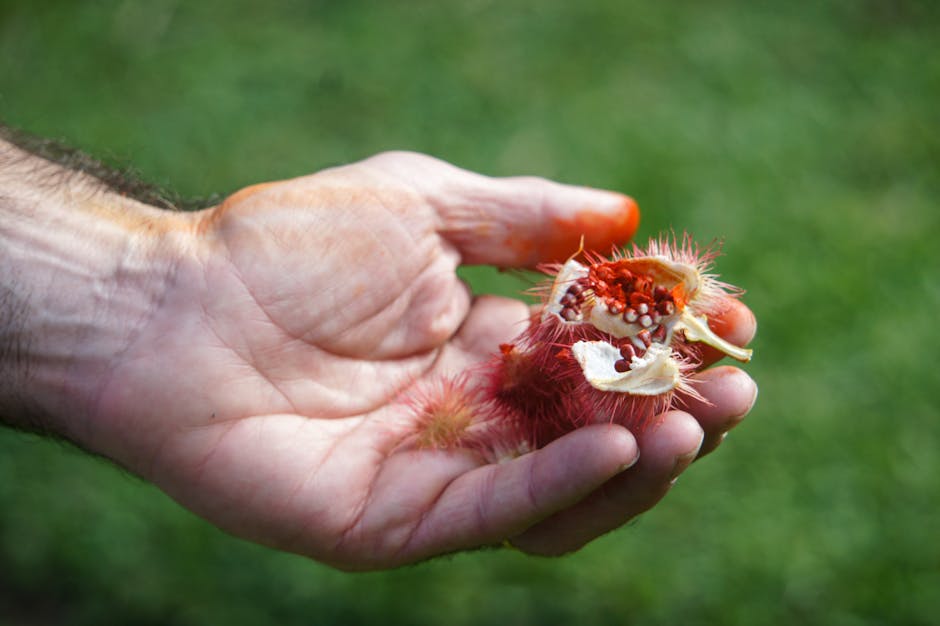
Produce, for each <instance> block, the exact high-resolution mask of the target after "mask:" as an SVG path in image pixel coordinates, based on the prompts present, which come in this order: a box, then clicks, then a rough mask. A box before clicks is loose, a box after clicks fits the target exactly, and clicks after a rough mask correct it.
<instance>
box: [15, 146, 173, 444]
mask: <svg viewBox="0 0 940 626" xmlns="http://www.w3.org/2000/svg"><path fill="white" fill-rule="evenodd" d="M189 224H190V220H189V219H188V218H187V216H186V215H185V214H176V213H171V212H168V211H161V210H159V209H156V208H154V207H151V206H148V205H145V204H142V203H140V202H137V201H135V200H131V199H129V198H126V197H122V196H120V195H118V194H116V193H114V192H112V191H110V190H109V189H108V188H107V187H106V186H104V185H103V184H102V183H101V182H100V181H98V180H96V179H94V178H92V177H90V176H87V175H84V174H81V173H78V172H74V171H71V170H67V169H64V168H62V167H60V166H58V165H55V164H53V163H50V162H48V161H45V160H43V159H40V158H38V157H35V156H32V155H31V154H29V153H27V152H25V151H23V150H21V149H19V148H17V147H15V146H13V145H12V144H10V143H7V142H5V141H3V140H2V139H0V420H3V421H5V422H7V423H9V424H12V425H16V426H19V427H23V428H29V429H34V430H43V431H49V432H54V433H56V434H59V435H62V436H65V437H68V438H71V439H74V440H77V441H87V440H88V439H89V434H90V431H91V430H92V429H93V428H94V424H93V419H92V418H93V416H94V413H95V409H96V407H95V395H96V390H97V389H99V388H100V386H101V384H102V381H104V380H106V379H107V377H108V376H109V375H110V372H111V371H113V368H114V367H116V366H118V363H119V358H120V354H121V352H122V351H123V350H124V349H125V348H126V347H127V346H128V345H129V343H130V342H131V341H132V340H133V336H134V333H135V332H137V330H139V329H140V328H141V327H142V326H143V325H144V324H146V320H147V318H148V316H149V315H151V314H152V312H153V311H154V310H155V308H156V307H157V304H158V302H159V300H160V298H161V295H162V294H163V293H164V291H165V289H166V287H167V284H168V281H169V280H170V279H171V277H172V274H173V265H174V259H175V258H178V257H179V255H178V254H177V253H176V251H175V249H176V248H177V247H178V246H181V245H184V244H183V240H184V239H185V235H186V234H187V233H188V232H189Z"/></svg>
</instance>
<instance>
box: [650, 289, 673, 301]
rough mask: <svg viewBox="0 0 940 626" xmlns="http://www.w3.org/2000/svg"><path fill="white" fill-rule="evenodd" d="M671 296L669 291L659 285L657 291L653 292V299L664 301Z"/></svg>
mask: <svg viewBox="0 0 940 626" xmlns="http://www.w3.org/2000/svg"><path fill="white" fill-rule="evenodd" d="M668 295H669V290H668V289H666V288H665V287H663V286H662V285H657V286H656V289H654V290H653V297H654V298H656V299H657V300H662V299H663V298H665V297H666V296H668Z"/></svg>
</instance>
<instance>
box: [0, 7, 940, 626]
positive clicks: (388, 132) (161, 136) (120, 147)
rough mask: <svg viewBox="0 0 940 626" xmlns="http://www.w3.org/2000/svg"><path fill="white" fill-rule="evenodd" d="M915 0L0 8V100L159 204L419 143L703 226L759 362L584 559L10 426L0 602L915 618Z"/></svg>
mask: <svg viewBox="0 0 940 626" xmlns="http://www.w3.org/2000/svg"><path fill="white" fill-rule="evenodd" d="M938 6H940V5H937V4H936V3H933V2H929V1H925V2H910V1H908V2H903V1H896V2H892V1H888V0H867V1H861V0H860V1H855V2H850V1H836V2H809V1H806V2H749V1H744V0H742V1H740V2H731V1H727V2H723V1H714V2H701V1H691V0H687V1H677V2H662V3H653V2H640V1H638V0H636V1H626V2H624V1H617V0H607V1H602V2H585V3H576V2H570V1H563V0H541V1H535V0H533V1H531V2H515V1H506V2H495V1H490V0H470V1H466V2H433V1H430V0H428V1H416V2H402V3H392V2H386V3H381V2H361V1H346V2H327V1H320V2H299V1H297V2H265V3H262V2H257V3H249V2H243V1H228V2H222V1H218V2H183V1H177V0H150V1H136V0H126V1H122V2H112V1H101V2H65V1H61V2H55V1H47V2H26V1H24V2H10V1H9V0H0V118H2V119H4V120H5V121H6V122H7V123H9V124H12V125H15V126H18V127H20V128H23V129H25V130H27V131H30V132H32V133H35V134H38V135H42V136H49V137H56V138H61V139H64V140H65V141H67V142H68V143H70V144H72V145H75V146H78V147H80V148H83V149H85V150H87V151H90V152H92V153H93V154H96V155H98V156H103V157H106V158H110V159H113V160H116V161H118V162H127V163H132V164H133V165H134V166H135V167H136V168H137V169H138V170H139V171H140V172H141V173H142V175H143V176H144V177H145V178H146V179H149V180H152V181H155V182H157V183H161V184H164V185H167V186H168V187H171V188H174V189H176V190H178V191H180V192H181V193H183V194H184V195H192V196H198V195H208V194H211V193H213V192H229V191H232V190H235V189H237V188H239V187H241V186H244V185H246V184H249V183H252V182H257V181H263V180H269V179H276V178H284V177H288V176H293V175H299V174H303V173H306V172H310V171H314V170H317V169H319V168H322V167H325V166H330V165H335V164H339V163H345V162H349V161H351V160H356V159H359V158H362V157H365V156H368V155H370V154H373V153H375V152H378V151H381V150H386V149H392V148H396V149H413V150H419V151H422V152H427V153H430V154H433V155H435V156H438V157H441V158H444V159H447V160H449V161H452V162H454V163H456V164H458V165H460V166H463V167H467V168H471V169H474V170H478V171H481V172H484V173H487V174H492V175H511V174H535V175H541V176H547V177H551V178H556V179H559V180H562V181H566V182H573V183H581V184H588V185H595V186H600V187H606V188H612V189H618V190H622V191H625V192H627V193H630V194H631V195H633V196H634V197H636V198H637V199H638V200H639V202H640V205H641V207H643V209H644V213H643V223H642V226H641V232H640V235H641V238H645V237H647V236H650V235H655V234H656V233H658V232H659V231H661V230H663V229H669V228H675V229H677V230H684V229H687V230H689V231H690V232H692V233H694V234H695V235H696V237H697V238H698V239H699V240H701V241H708V240H711V239H712V238H714V237H724V238H725V240H726V245H725V252H726V255H727V256H726V257H724V258H722V259H721V260H720V266H719V269H720V270H721V272H722V273H723V275H724V276H725V277H726V278H727V279H728V280H729V281H731V282H733V283H735V284H739V285H742V286H744V287H745V288H746V289H747V290H748V294H747V296H746V302H747V303H748V304H749V305H750V306H751V307H752V308H753V309H754V310H755V311H756V313H757V315H758V317H759V320H760V330H759V334H758V336H757V339H756V340H755V342H754V348H755V349H756V358H755V360H754V362H753V363H752V364H750V365H749V366H747V369H748V371H749V372H750V373H751V374H752V375H753V376H754V378H756V379H757V381H758V382H759V384H760V386H761V395H760V399H759V402H758V404H757V406H756V408H755V410H754V412H753V413H752V415H751V417H750V418H749V419H748V420H747V421H746V422H745V423H744V424H743V425H742V426H741V427H740V428H739V429H738V430H737V431H735V432H734V433H733V434H732V436H731V437H729V439H728V440H727V441H726V442H725V444H724V445H723V446H722V448H721V450H720V451H719V453H718V454H715V455H713V456H711V457H709V458H707V459H706V460H704V461H702V462H701V463H699V464H696V465H695V467H694V468H693V470H692V471H689V472H688V473H687V474H686V475H684V476H683V477H682V478H681V479H680V480H679V482H678V484H677V486H676V488H675V490H674V491H673V492H672V493H671V494H670V495H669V497H668V498H667V499H666V500H665V501H664V502H663V503H662V504H661V505H660V506H658V507H657V508H656V509H655V510H653V511H652V512H650V513H648V514H646V515H645V516H643V517H642V518H641V519H639V520H638V521H637V522H635V523H633V524H631V525H630V526H629V527H627V528H625V529H621V530H620V531H618V532H615V533H613V534H611V535H608V536H606V537H604V538H602V539H600V540H599V541H597V542H595V543H594V544H592V545H591V546H589V547H588V548H586V549H584V550H583V551H581V552H580V553H577V554H575V555H572V556H569V557H566V558H563V559H559V560H543V559H537V558H529V557H525V556H523V555H520V554H516V553H512V552H501V551H487V552H478V553H472V554H463V555H458V556H454V557H449V558H445V559H441V560H437V561H434V562H430V563H426V564H421V565H417V566H413V567H407V568H403V569H400V570H397V571H391V572H385V573H372V574H365V575H350V574H344V573H340V572H336V571H333V570H330V569H328V568H326V567H323V566H321V565H319V564H317V563H313V562H310V561H307V560H305V559H302V558H299V557H296V556H292V555H286V554H279V553H275V552H272V551H270V550H267V549H264V548H261V547H257V546H254V545H250V544H248V543H245V542H242V541H239V540H236V539H233V538H231V537H229V536H227V535H224V534H222V533H221V532H219V531H217V530H215V529H214V528H213V527H211V526H209V525H208V524H206V523H205V522H203V521H201V520H200V519H198V518H196V517H194V516H193V515H191V514H189V513H187V512H186V511H184V510H182V509H181V508H179V507H178V506H177V505H175V504H174V503H173V502H172V501H170V500H169V499H168V498H167V497H165V496H164V495H162V494H161V493H160V492H159V491H157V490H156V489H154V488H153V487H151V486H149V485H146V484H143V483H141V482H140V481H138V480H137V479H135V478H132V477H129V476H127V475H124V474H122V473H121V472H119V471H117V470H115V469H114V468H113V467H111V466H110V465H108V464H106V463H104V462H101V461H98V460H96V459H93V458H90V457H87V456H84V455H83V454H81V453H79V452H77V451H74V450H72V449H70V448H68V447H65V446H62V445H60V444H56V443H52V442H49V441H44V440H41V439H39V438H36V437H32V436H27V435H22V434H19V433H15V432H11V431H6V430H2V431H0V623H3V624H13V625H19V624H23V625H27V624H65V623H67V624H130V623H134V624H182V625H189V624H233V625H240V624H264V623H278V624H295V623H298V624H300V623H303V624H310V623H314V624H331V623H336V624H340V623H341V624H356V623H389V624H436V623H449V624H455V625H463V624H569V623H584V624H587V623H640V624H717V623H722V624H760V623H779V624H791V623H801V624H827V625H856V624H858V625H861V624H886V623H897V624H930V623H937V620H938V619H940V510H938V509H940V507H938V503H940V437H938V435H940V419H938V402H937V399H936V394H937V393H938V387H940V384H938V383H940V377H938V375H937V365H936V363H937V355H938V348H940V345H938V343H940V341H938V337H940V334H938V332H937V330H936V324H937V311H938V308H940V281H938V269H940V267H938V266H940V263H938V259H940V254H938V253H937V251H936V241H935V239H936V236H937V234H938V233H940V229H938V227H940V217H938V215H940V211H938V205H937V198H938V196H940V175H938V174H940V132H938V129H940V113H938V112H940V54H938V42H940V10H938V8H937V7H938ZM468 276H470V278H471V280H472V281H473V283H474V287H475V288H476V289H477V290H478V291H494V292H501V293H515V292H517V291H518V290H519V289H520V284H519V283H518V282H513V280H512V279H511V278H509V277H506V276H504V275H499V274H497V273H496V272H495V271H486V270H474V271H471V272H470V273H469V274H468Z"/></svg>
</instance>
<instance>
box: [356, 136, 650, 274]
mask: <svg viewBox="0 0 940 626" xmlns="http://www.w3.org/2000/svg"><path fill="white" fill-rule="evenodd" d="M372 161H373V162H374V163H375V164H376V165H380V166H381V167H382V169H385V170H392V171H394V172H395V173H396V174H398V175H399V176H400V177H402V178H405V179H407V180H409V182H410V183H411V184H412V185H413V187H414V188H415V189H416V191H418V192H419V193H420V194H421V195H422V196H423V197H424V199H425V200H426V201H427V202H428V203H429V204H430V205H431V206H432V207H433V209H434V210H435V211H436V213H437V217H438V220H439V221H438V232H439V233H440V235H441V236H442V237H444V238H445V239H446V240H447V241H449V242H450V243H451V244H453V245H454V246H455V247H456V248H457V250H458V251H459V252H460V255H461V257H462V261H463V263H467V264H489V265H498V266H502V267H534V266H536V265H538V264H539V263H543V262H548V261H563V260H565V259H566V258H568V257H569V256H571V254H572V253H574V252H575V251H576V250H577V249H578V244H579V242H580V241H581V238H582V237H583V238H584V247H585V249H587V250H597V251H599V252H608V251H609V250H610V248H611V247H612V246H615V245H620V244H623V243H625V242H627V241H628V240H629V239H630V238H631V237H632V236H633V233H634V232H635V231H636V228H637V225H638V224H639V221H640V212H639V208H638V207H637V204H636V202H634V201H633V199H632V198H630V197H628V196H625V195H623V194H620V193H616V192H613V191H603V190H600V189H591V188H588V187H577V186H573V185H564V184H561V183H556V182H552V181H549V180H545V179H543V178H537V177H533V176H521V177H513V178H491V177H488V176H482V175H480V174H474V173H473V172H468V171H466V170H462V169H460V168H457V167H454V166H453V165H450V164H448V163H445V162H444V161H439V160H437V159H433V158H431V157H427V156H424V155H418V154H413V153H388V154H385V155H380V156H379V157H374V158H373V159H372Z"/></svg>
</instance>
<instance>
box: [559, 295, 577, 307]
mask: <svg viewBox="0 0 940 626" xmlns="http://www.w3.org/2000/svg"><path fill="white" fill-rule="evenodd" d="M577 302H578V298H577V297H576V296H575V295H574V294H573V293H566V294H565V295H563V296H562V297H561V303H562V304H564V305H566V306H571V305H572V304H576V303H577Z"/></svg>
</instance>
